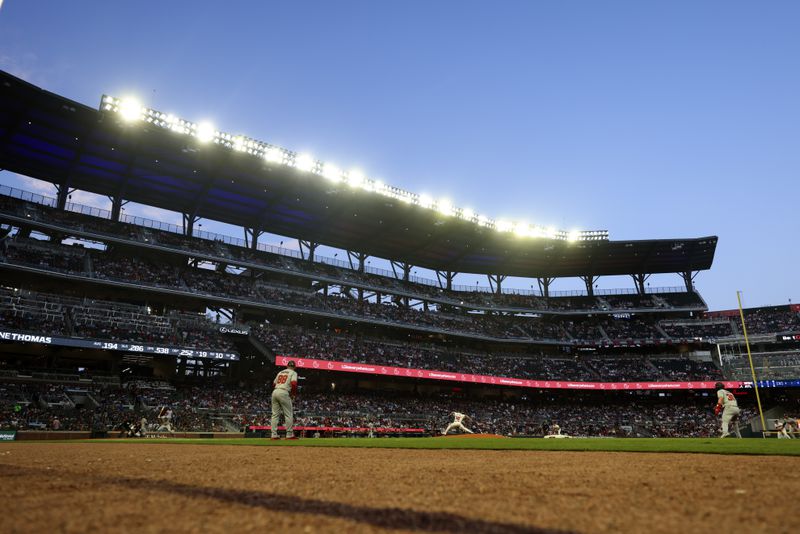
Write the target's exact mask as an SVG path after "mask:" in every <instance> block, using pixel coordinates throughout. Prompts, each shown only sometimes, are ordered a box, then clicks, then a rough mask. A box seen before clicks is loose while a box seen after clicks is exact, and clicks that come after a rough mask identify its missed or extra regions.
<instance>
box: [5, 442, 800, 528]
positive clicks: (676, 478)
mask: <svg viewBox="0 0 800 534" xmlns="http://www.w3.org/2000/svg"><path fill="white" fill-rule="evenodd" d="M689 453H692V454H689ZM798 469H800V442H798V441H795V440H792V441H789V440H786V441H784V440H775V439H772V440H757V439H747V440H718V439H716V440H713V439H675V440H667V439H651V440H646V439H631V440H626V439H561V440H542V439H510V438H491V437H489V438H484V439H469V438H418V439H409V438H406V439H372V440H368V439H342V438H340V439H318V440H314V439H308V440H299V441H294V442H288V441H277V442H272V441H269V440H259V439H238V440H223V439H215V440H188V439H187V440H169V439H151V440H138V441H125V440H93V441H84V442H10V443H2V444H0V480H2V482H3V497H4V498H3V502H4V506H3V510H4V511H3V517H2V525H3V530H4V531H6V532H48V531H56V532H90V531H94V532H123V531H124V532H129V531H136V532H162V531H181V532H223V531H224V532H239V531H242V532H259V533H263V532H351V533H353V532H452V533H456V532H474V533H503V532H508V533H522V532H679V531H685V532H699V531H703V530H705V531H744V532H771V533H775V532H790V531H792V530H793V528H794V526H795V525H793V523H794V521H793V520H790V519H789V518H791V517H794V516H795V514H796V512H797V506H796V504H797V494H798V490H800V483H798V478H797V475H796V473H797V472H798Z"/></svg>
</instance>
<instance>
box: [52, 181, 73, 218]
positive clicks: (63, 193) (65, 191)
mask: <svg viewBox="0 0 800 534" xmlns="http://www.w3.org/2000/svg"><path fill="white" fill-rule="evenodd" d="M74 192H75V188H74V187H70V186H69V181H66V182H65V183H63V184H56V200H57V206H56V207H57V208H58V209H60V210H61V211H63V210H64V209H65V208H66V207H67V200H68V199H69V196H70V195H71V194H72V193H74Z"/></svg>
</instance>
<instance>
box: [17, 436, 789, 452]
mask: <svg viewBox="0 0 800 534" xmlns="http://www.w3.org/2000/svg"><path fill="white" fill-rule="evenodd" d="M48 442H49V443H53V442H52V441H48ZM81 442H83V443H140V444H148V443H161V444H165V443H170V444H172V443H174V444H198V445H249V446H258V447H356V448H389V449H460V450H469V449H473V450H525V451H608V452H675V453H705V454H759V455H763V454H769V455H783V456H800V440H778V439H758V438H751V439H727V438H726V439H718V438H674V439H671V438H635V439H626V438H573V439H536V438H478V439H470V438H446V437H434V438H374V439H367V438H317V439H314V438H307V439H299V440H297V441H286V440H280V441H271V440H269V439H261V438H247V439H245V438H216V439H196V438H152V439H94V440H82V441H81ZM23 443H24V442H23ZM27 443H35V442H27Z"/></svg>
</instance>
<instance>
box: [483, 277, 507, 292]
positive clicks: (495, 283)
mask: <svg viewBox="0 0 800 534" xmlns="http://www.w3.org/2000/svg"><path fill="white" fill-rule="evenodd" d="M486 277H487V278H488V279H489V287H491V288H492V291H493V292H494V293H495V294H496V295H500V294H501V293H502V292H503V281H504V280H505V279H506V278H507V277H506V275H504V274H487V275H486Z"/></svg>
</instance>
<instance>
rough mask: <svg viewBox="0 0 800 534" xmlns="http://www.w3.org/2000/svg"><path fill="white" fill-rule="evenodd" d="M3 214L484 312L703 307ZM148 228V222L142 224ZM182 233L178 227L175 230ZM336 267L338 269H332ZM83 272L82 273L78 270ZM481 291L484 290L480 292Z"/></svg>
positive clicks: (38, 208)
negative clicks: (441, 281) (376, 269)
mask: <svg viewBox="0 0 800 534" xmlns="http://www.w3.org/2000/svg"><path fill="white" fill-rule="evenodd" d="M1 200H2V202H1V203H0V209H2V210H3V211H6V212H8V213H12V214H16V215H23V216H25V217H26V218H28V219H31V220H40V221H42V222H46V223H49V224H54V223H55V224H59V225H64V226H68V227H69V228H70V229H75V230H82V231H85V232H92V233H94V234H97V235H100V236H114V237H120V236H123V237H125V238H127V239H129V240H131V241H133V242H135V243H138V244H143V245H158V246H162V247H167V248H174V249H180V250H182V251H191V252H196V253H199V254H202V255H205V256H209V257H218V258H220V259H221V260H234V261H237V262H247V263H250V264H253V265H264V266H268V267H271V268H277V269H281V270H287V271H293V272H303V273H308V274H316V275H319V276H324V277H328V278H332V279H336V280H340V281H342V282H350V283H358V284H361V285H364V286H366V287H367V288H370V289H372V290H378V291H387V290H388V291H398V292H402V293H404V294H406V295H409V296H412V297H416V298H422V299H435V300H438V301H441V302H443V303H447V304H451V305H461V304H464V303H466V304H471V305H475V306H481V307H490V308H502V309H514V308H518V309H525V310H538V311H545V310H551V311H576V310H577V311H582V310H587V311H596V310H602V311H610V310H627V311H630V310H634V309H635V310H642V309H645V310H647V309H658V308H661V309H669V308H679V307H695V308H697V307H702V306H703V303H702V300H701V299H700V298H699V297H698V296H697V295H694V294H693V293H663V294H658V295H649V294H646V295H631V294H623V295H607V296H603V297H595V296H588V295H582V296H581V295H577V296H558V297H551V298H544V297H542V296H540V295H538V294H534V293H533V292H532V291H516V292H504V293H500V294H497V293H495V292H489V291H486V290H485V289H486V288H477V287H476V288H475V289H472V288H471V287H467V286H463V287H459V290H448V289H445V288H442V287H439V286H437V285H436V284H435V283H434V282H433V281H424V280H422V279H415V280H416V281H414V280H410V281H403V280H400V279H398V278H397V277H392V276H390V275H389V273H388V272H387V273H386V275H379V274H375V273H370V272H368V271H369V269H367V272H361V271H359V270H357V269H352V268H347V267H346V266H345V264H344V263H343V262H337V261H335V260H333V259H326V260H323V261H315V262H309V261H307V260H303V259H301V258H297V257H294V256H292V255H286V254H276V253H274V252H269V251H266V250H252V249H249V248H247V247H245V246H241V245H243V244H244V243H239V241H238V240H235V239H232V238H228V237H225V236H215V235H211V234H208V235H204V236H203V237H187V236H184V235H181V234H178V233H175V232H174V231H168V230H167V229H166V228H167V227H168V226H169V225H166V224H161V225H159V224H155V225H148V226H147V227H145V226H139V225H137V224H126V223H123V222H114V221H110V220H107V219H103V218H101V217H99V216H92V215H84V214H80V213H75V212H70V211H60V210H57V209H54V208H51V207H48V206H44V205H40V204H35V203H32V202H26V201H23V200H18V199H14V198H10V197H2V199H1ZM141 222H142V223H144V221H141ZM158 226H161V227H162V228H163V229H159V228H158ZM174 229H175V230H177V228H174ZM331 263H336V264H337V265H331ZM78 270H80V269H78ZM479 289H480V290H479Z"/></svg>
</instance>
